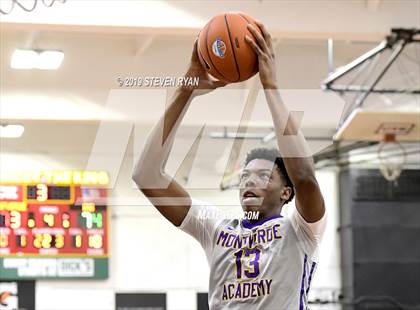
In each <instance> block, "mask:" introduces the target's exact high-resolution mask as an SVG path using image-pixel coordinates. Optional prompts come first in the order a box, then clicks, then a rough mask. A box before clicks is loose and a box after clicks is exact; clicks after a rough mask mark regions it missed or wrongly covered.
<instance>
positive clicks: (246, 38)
mask: <svg viewBox="0 0 420 310" xmlns="http://www.w3.org/2000/svg"><path fill="white" fill-rule="evenodd" d="M245 40H246V42H248V44H249V45H251V47H252V48H253V50H254V51H255V53H257V55H258V56H262V55H264V52H263V51H262V49H261V48H260V47H259V45H258V44H257V43H255V41H254V40H252V39H251V37H250V36H248V35H246V36H245Z"/></svg>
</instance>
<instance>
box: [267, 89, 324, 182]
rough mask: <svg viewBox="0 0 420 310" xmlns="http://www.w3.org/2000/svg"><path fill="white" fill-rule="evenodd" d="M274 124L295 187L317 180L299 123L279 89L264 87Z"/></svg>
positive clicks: (279, 145)
mask: <svg viewBox="0 0 420 310" xmlns="http://www.w3.org/2000/svg"><path fill="white" fill-rule="evenodd" d="M264 92H265V96H266V98H267V102H268V106H269V109H270V112H271V116H272V119H273V123H274V128H275V132H276V138H277V144H278V147H279V151H280V153H281V155H282V157H283V160H284V164H285V166H286V169H287V173H288V175H289V177H290V179H291V181H292V182H293V185H294V186H295V187H297V186H299V184H302V183H304V182H313V181H315V182H316V180H315V171H314V166H313V159H312V155H311V151H310V148H309V145H308V143H307V142H306V139H305V137H304V136H303V134H302V131H301V130H300V129H299V123H298V120H297V119H296V117H293V114H290V111H289V109H288V108H287V106H286V105H285V104H284V102H283V100H282V99H281V96H280V93H279V91H278V89H276V88H273V87H268V86H267V87H264Z"/></svg>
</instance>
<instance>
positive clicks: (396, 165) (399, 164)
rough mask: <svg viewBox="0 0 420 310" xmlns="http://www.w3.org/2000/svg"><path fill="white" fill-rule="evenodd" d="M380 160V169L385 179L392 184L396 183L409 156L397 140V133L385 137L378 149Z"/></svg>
mask: <svg viewBox="0 0 420 310" xmlns="http://www.w3.org/2000/svg"><path fill="white" fill-rule="evenodd" d="M395 151H397V153H396V152H395ZM378 159H379V169H380V171H381V173H382V175H383V176H384V178H385V179H386V180H388V181H390V182H396V180H397V179H398V178H399V176H400V175H401V171H402V169H403V166H404V164H405V163H406V160H407V154H406V152H405V149H404V147H403V146H402V144H401V143H399V142H398V141H397V140H396V139H395V133H387V134H385V135H384V139H383V141H382V142H381V144H380V145H379V148H378Z"/></svg>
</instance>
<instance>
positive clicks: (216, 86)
mask: <svg viewBox="0 0 420 310" xmlns="http://www.w3.org/2000/svg"><path fill="white" fill-rule="evenodd" d="M213 85H214V86H215V88H218V87H223V86H226V85H227V83H226V82H223V81H214V83H213Z"/></svg>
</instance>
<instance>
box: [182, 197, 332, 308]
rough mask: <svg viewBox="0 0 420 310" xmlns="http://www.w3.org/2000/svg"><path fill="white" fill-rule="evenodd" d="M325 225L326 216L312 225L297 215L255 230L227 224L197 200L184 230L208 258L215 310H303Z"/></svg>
mask: <svg viewBox="0 0 420 310" xmlns="http://www.w3.org/2000/svg"><path fill="white" fill-rule="evenodd" d="M209 214H211V215H212V216H210V217H206V216H204V215H209ZM218 215H220V216H218ZM325 225H326V215H324V216H323V218H322V219H321V220H319V221H318V222H316V223H307V222H306V221H305V220H304V219H303V218H302V216H301V215H300V214H299V213H298V212H297V211H295V212H294V213H293V215H292V217H291V218H290V219H289V218H286V217H283V216H281V215H278V216H275V217H272V218H267V219H264V220H261V221H259V222H257V223H253V224H252V223H250V222H248V221H246V220H239V219H226V218H223V213H222V212H221V211H219V210H218V209H217V208H215V207H212V206H208V205H206V204H205V203H203V202H201V201H198V200H195V199H193V200H192V205H191V208H190V210H189V211H188V214H187V216H186V217H185V219H184V221H183V222H182V224H181V226H180V229H182V230H183V231H185V232H186V233H188V234H190V235H191V236H193V237H194V238H195V239H197V240H198V242H200V244H201V245H202V247H203V248H204V251H205V253H206V257H207V261H208V263H209V266H210V280H209V305H210V309H211V310H219V309H240V310H248V309H249V310H262V309H264V310H289V309H293V310H303V309H308V308H307V295H308V292H309V288H310V286H311V281H312V279H313V275H314V271H315V268H316V264H317V252H318V246H319V242H320V241H321V238H322V235H323V232H324V230H325Z"/></svg>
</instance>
